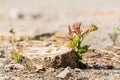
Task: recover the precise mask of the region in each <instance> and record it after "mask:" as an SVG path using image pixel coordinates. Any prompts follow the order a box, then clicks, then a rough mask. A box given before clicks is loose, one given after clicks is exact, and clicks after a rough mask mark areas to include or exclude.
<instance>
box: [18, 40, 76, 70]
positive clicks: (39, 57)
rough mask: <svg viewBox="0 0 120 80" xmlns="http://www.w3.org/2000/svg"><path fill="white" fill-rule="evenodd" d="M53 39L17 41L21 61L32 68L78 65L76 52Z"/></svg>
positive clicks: (73, 66)
mask: <svg viewBox="0 0 120 80" xmlns="http://www.w3.org/2000/svg"><path fill="white" fill-rule="evenodd" d="M58 44H59V43H55V42H53V41H28V42H19V43H17V44H16V45H17V49H18V50H19V51H20V52H21V56H22V59H21V62H22V63H23V64H25V65H26V66H27V67H28V68H29V69H30V70H31V69H45V68H51V67H52V68H59V67H67V66H70V67H71V68H76V67H78V60H77V55H76V52H75V51H73V50H72V49H70V48H69V47H66V46H65V45H58Z"/></svg>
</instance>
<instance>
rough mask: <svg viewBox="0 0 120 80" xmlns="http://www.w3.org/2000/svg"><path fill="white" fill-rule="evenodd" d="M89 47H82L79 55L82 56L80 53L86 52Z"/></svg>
mask: <svg viewBox="0 0 120 80" xmlns="http://www.w3.org/2000/svg"><path fill="white" fill-rule="evenodd" d="M89 47H90V45H84V46H83V47H81V48H80V49H79V53H81V54H82V53H85V52H87V51H88V48H89Z"/></svg>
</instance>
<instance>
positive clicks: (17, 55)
mask: <svg viewBox="0 0 120 80" xmlns="http://www.w3.org/2000/svg"><path fill="white" fill-rule="evenodd" d="M10 53H11V55H12V58H13V59H14V60H15V62H17V63H18V62H19V60H20V57H21V56H20V51H18V50H12V51H11V52H10Z"/></svg>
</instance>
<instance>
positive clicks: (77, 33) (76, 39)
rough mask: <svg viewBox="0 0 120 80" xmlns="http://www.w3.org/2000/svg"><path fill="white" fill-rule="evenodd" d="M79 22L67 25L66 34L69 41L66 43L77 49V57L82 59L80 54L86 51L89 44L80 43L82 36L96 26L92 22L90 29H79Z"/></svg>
mask: <svg viewBox="0 0 120 80" xmlns="http://www.w3.org/2000/svg"><path fill="white" fill-rule="evenodd" d="M81 24H82V23H81V22H80V23H74V24H73V25H72V29H71V26H70V25H68V36H67V38H68V39H69V41H70V43H69V44H68V46H69V47H71V48H73V49H74V50H76V51H77V57H78V59H82V54H83V53H85V52H87V51H88V48H89V47H90V45H84V46H82V45H81V43H82V41H83V40H84V38H85V37H86V36H87V35H88V34H89V33H90V32H92V31H96V30H97V29H98V27H97V26H96V25H94V24H92V25H91V26H92V27H91V28H90V29H87V30H84V31H83V30H81Z"/></svg>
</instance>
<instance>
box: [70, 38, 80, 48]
mask: <svg viewBox="0 0 120 80" xmlns="http://www.w3.org/2000/svg"><path fill="white" fill-rule="evenodd" d="M77 43H78V40H77V39H73V41H72V42H71V43H70V44H68V46H69V47H71V48H75V47H76V45H77Z"/></svg>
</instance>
